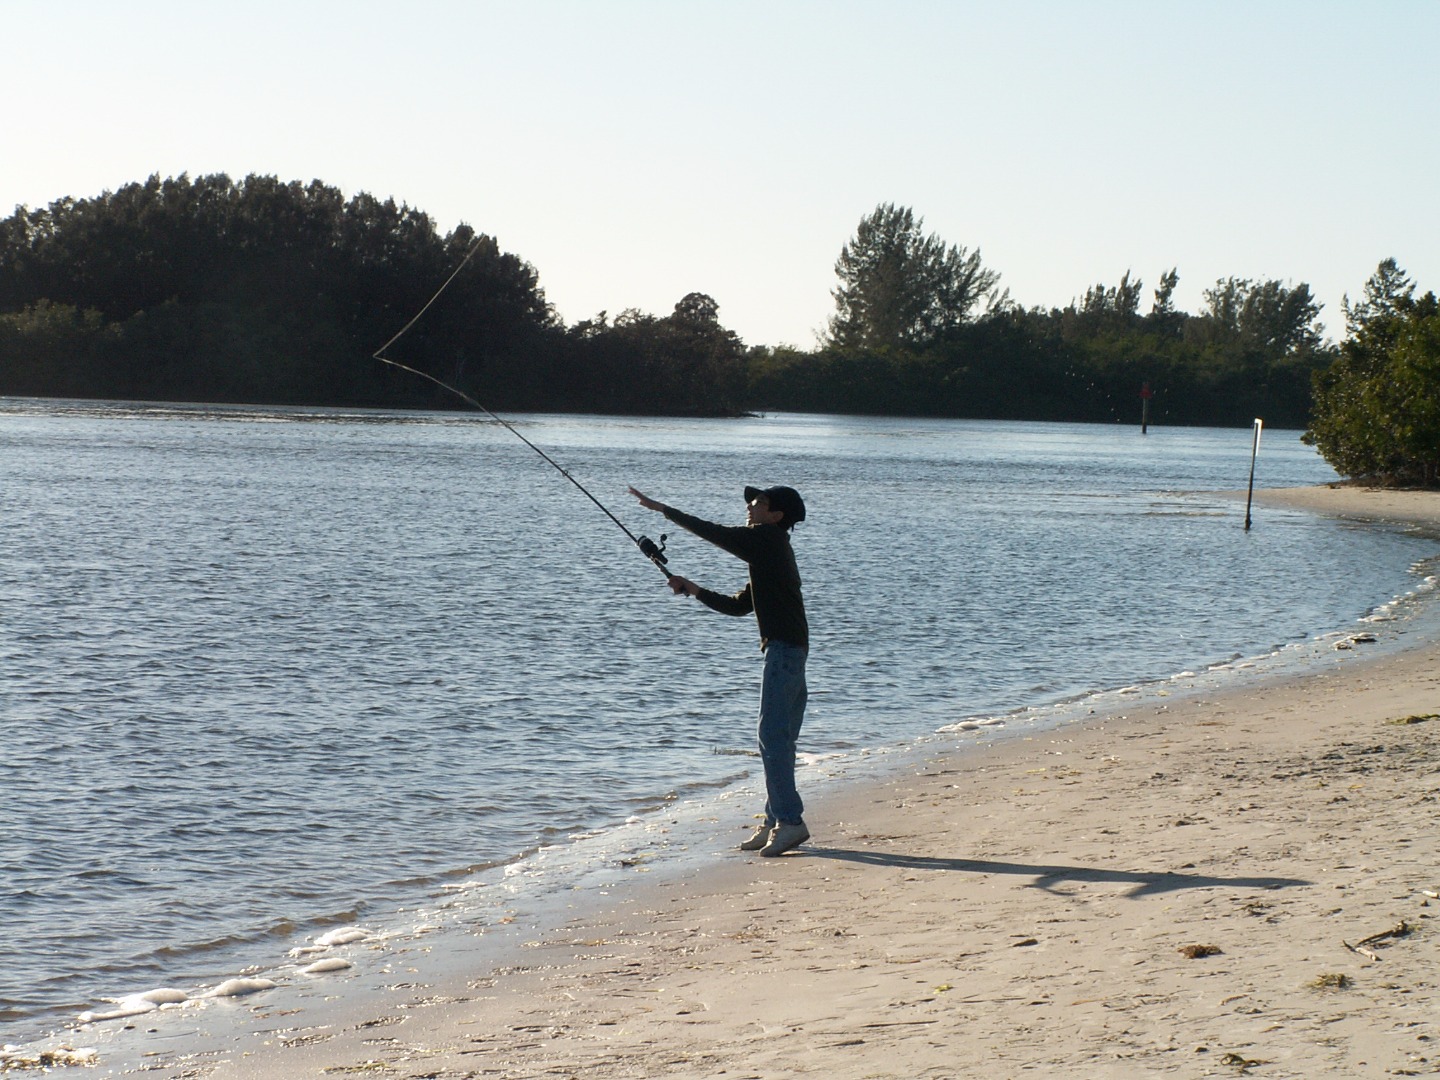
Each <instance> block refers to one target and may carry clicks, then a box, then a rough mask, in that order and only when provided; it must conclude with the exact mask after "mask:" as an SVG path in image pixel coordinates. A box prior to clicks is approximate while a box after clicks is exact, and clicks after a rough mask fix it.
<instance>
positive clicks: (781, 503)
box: [745, 487, 805, 525]
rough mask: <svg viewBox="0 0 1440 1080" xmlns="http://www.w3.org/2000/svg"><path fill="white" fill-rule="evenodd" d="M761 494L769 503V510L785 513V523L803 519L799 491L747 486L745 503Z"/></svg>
mask: <svg viewBox="0 0 1440 1080" xmlns="http://www.w3.org/2000/svg"><path fill="white" fill-rule="evenodd" d="M761 495H764V496H765V499H766V501H768V502H769V503H770V509H771V510H779V511H780V512H781V513H783V514H784V515H785V524H786V525H794V524H795V522H797V521H804V520H805V500H804V499H802V498H800V493H799V492H798V491H796V490H795V489H794V488H792V487H769V488H757V487H747V488H746V489H745V501H746V502H747V503H752V502H754V501H755V500H756V499H757V498H759V497H760V496H761Z"/></svg>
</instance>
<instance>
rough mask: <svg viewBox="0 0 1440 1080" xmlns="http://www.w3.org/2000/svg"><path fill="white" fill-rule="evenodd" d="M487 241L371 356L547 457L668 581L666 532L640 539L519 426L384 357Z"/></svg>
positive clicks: (474, 248)
mask: <svg viewBox="0 0 1440 1080" xmlns="http://www.w3.org/2000/svg"><path fill="white" fill-rule="evenodd" d="M484 240H485V237H483V236H479V237H476V239H475V243H474V244H472V245H471V247H470V250H469V251H467V252H466V253H465V258H463V259H461V260H460V265H459V266H457V267H455V269H454V270H453V271H452V272H451V274H450V276H449V277H448V278H446V279H445V283H444V284H443V285H441V286H440V288H438V289H436V290H435V295H434V296H432V297H430V299H429V300H427V301H426V302H425V306H424V307H422V308H421V309H420V310H419V311H418V312H416V313H415V317H414V318H413V319H411V320H410V321H409V322H408V323H406V324H405V325H404V326H402V327H401V328H400V332H399V333H398V334H396V335H395V336H394V337H392V338H391V339H390V340H389V341H387V342H385V344H384V345H381V346H380V348H378V349H376V350H375V352H374V353H372V354H371V355H372V357H373V358H374V359H376V360H379V361H380V362H381V363H382V364H389V365H390V366H391V367H393V368H399V369H400V370H401V371H408V372H410V374H411V375H419V376H420V377H421V378H422V379H429V380H430V381H431V382H432V383H434V384H435V385H436V386H438V387H440V388H441V389H442V390H448V391H450V393H452V394H454V395H455V396H456V397H458V398H460V399H461V400H462V401H465V402H468V403H469V404H471V405H474V406H475V408H477V409H479V410H480V411H481V412H483V413H484V414H485V415H486V416H488V417H490V419H491V420H494V421H495V422H496V423H497V424H499V425H501V426H502V427H503V428H504V429H505V430H506V431H508V432H510V434H511V435H514V436H515V437H516V438H517V439H519V440H520V441H521V442H523V443H524V444H525V445H526V446H528V447H529V448H530V449H531V450H534V451H535V453H537V454H539V455H540V456H541V457H542V458H544V459H545V461H546V462H548V463H549V464H550V465H551V467H553V468H554V469H555V471H556V472H558V473H559V474H560V475H561V476H563V477H565V479H566V480H569V481H570V483H572V484H574V485H575V486H576V487H577V488H579V490H580V492H581V494H583V495H584V496H585V497H586V498H587V499H589V500H590V501H591V502H592V503H594V504H595V505H596V506H598V507H599V508H600V511H601V512H602V513H603V514H604V515H605V516H606V517H608V518H609V519H610V520H611V521H613V522H614V523H615V524H616V525H618V526H619V527H620V531H621V532H623V533H624V534H625V535H626V536H628V537H629V538H630V541H631V542H632V543H633V544H634V545H635V546H636V547H638V548H639V549H640V553H641V554H642V555H644V556H645V557H646V558H647V559H649V560H650V561H651V562H652V563H654V564H655V566H656V568H657V569H658V570H659V571H660V572H661V573H662V574H664V575H665V576H666V578H670V577H673V576H674V575H673V574H672V573H671V572H670V570H669V568H668V567H667V566H666V565H665V564H666V563H667V562H668V561H669V560H667V559H666V558H665V539H666V537H665V535H664V534H663V533H662V534H661V535H660V543H659V544H656V543H655V541H653V540H651V539H650V538H649V537H648V536H636V535H635V534H634V533H633V532H631V531H630V530H629V529H628V528H626V527H625V523H624V522H623V521H621V520H620V519H619V518H617V517H616V516H615V515H614V514H612V513H611V512H610V509H609V508H608V507H607V506H606V505H605V504H604V503H602V502H601V501H600V500H599V499H597V498H596V497H595V496H594V495H592V494H591V493H590V491H589V489H588V488H586V487H585V485H584V484H582V483H580V481H579V480H576V479H575V477H573V476H571V475H570V473H569V472H568V471H567V470H566V469H565V468H564V467H563V466H562V465H561V464H560V463H559V462H557V461H556V460H555V459H554V458H552V457H551V456H550V455H549V454H547V453H546V452H545V451H544V450H541V449H540V447H538V446H536V445H535V444H534V443H533V442H531V441H530V440H529V439H527V438H526V437H525V436H524V435H522V434H521V433H520V432H519V431H517V430H516V428H515V426H514V425H513V424H511V423H510V421H508V420H506V419H505V418H504V417H502V416H497V415H496V414H495V413H493V412H491V411H490V410H489V409H487V408H486V407H485V406H484V405H482V404H480V402H478V401H476V400H475V399H474V398H473V397H471V396H470V395H469V394H467V393H465V391H463V390H457V389H456V388H455V387H453V386H451V385H450V384H449V383H447V382H441V381H440V380H439V379H437V378H436V377H435V376H434V375H431V374H430V373H429V372H428V371H421V370H419V369H418V368H413V367H411V366H410V365H409V364H402V363H400V361H398V360H391V359H390V358H389V357H388V356H384V355H382V354H383V353H384V352H385V350H386V349H388V348H390V346H391V345H394V344H395V342H397V341H399V340H400V339H401V338H402V337H404V336H405V335H406V333H408V332H409V330H410V328H411V327H412V326H414V325H415V324H416V323H417V322H419V321H420V316H422V315H424V314H425V312H427V311H429V310H430V305H431V304H433V303H435V301H436V300H438V299H440V294H441V293H443V292H444V291H445V290H446V289H448V288H449V287H450V283H451V282H452V281H454V280H455V278H456V277H457V276H458V275H459V273H460V271H461V270H463V269H465V264H466V263H468V262H469V261H470V257H471V256H472V255H474V254H475V252H477V251H478V250H480V245H481V243H483V242H484Z"/></svg>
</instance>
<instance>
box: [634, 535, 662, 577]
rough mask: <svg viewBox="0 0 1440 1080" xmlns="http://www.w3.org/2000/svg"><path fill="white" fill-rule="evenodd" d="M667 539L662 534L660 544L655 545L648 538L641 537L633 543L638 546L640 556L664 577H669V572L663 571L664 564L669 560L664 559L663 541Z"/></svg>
mask: <svg viewBox="0 0 1440 1080" xmlns="http://www.w3.org/2000/svg"><path fill="white" fill-rule="evenodd" d="M667 539H669V537H667V536H666V535H665V534H664V533H661V534H660V543H659V544H656V543H655V541H654V540H651V539H650V538H649V537H648V536H642V537H640V539H639V540H636V541H635V543H636V544H638V545H639V546H640V554H641V555H644V556H645V557H646V558H647V559H649V560H650V561H651V562H653V563H654V564H655V565H656V566H657V567H659V568H660V569H661V570H662V571H663V572H664V573H665V575H666V576H667V577H668V576H670V571H669V570H666V569H665V564H666V563H667V562H669V561H670V560H669V559H667V558H665V541H666V540H667Z"/></svg>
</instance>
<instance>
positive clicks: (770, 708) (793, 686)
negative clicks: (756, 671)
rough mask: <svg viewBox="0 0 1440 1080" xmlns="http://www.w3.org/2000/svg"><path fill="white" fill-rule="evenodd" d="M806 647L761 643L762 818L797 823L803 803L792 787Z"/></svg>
mask: <svg viewBox="0 0 1440 1080" xmlns="http://www.w3.org/2000/svg"><path fill="white" fill-rule="evenodd" d="M806 655H807V652H806V650H805V649H802V648H800V647H799V646H798V645H791V644H790V643H789V642H785V641H771V642H770V643H769V644H768V645H766V647H765V674H764V676H763V677H762V678H761V680H760V760H761V761H762V762H764V763H765V796H766V798H765V821H766V824H771V825H773V824H775V823H776V822H779V823H781V824H784V825H796V824H799V823H800V820H801V816H802V815H803V814H804V812H805V804H804V803H802V802H801V801H800V793H799V792H798V791H796V790H795V740H796V739H798V738H799V737H800V724H801V722H802V721H803V720H804V719H805V702H806V700H807V699H808V697H809V691H808V690H807V689H806V686H805V657H806Z"/></svg>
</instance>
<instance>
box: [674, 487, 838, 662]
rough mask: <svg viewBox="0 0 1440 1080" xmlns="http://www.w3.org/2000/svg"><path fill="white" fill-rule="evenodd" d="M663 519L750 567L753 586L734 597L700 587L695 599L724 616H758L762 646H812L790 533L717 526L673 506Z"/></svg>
mask: <svg viewBox="0 0 1440 1080" xmlns="http://www.w3.org/2000/svg"><path fill="white" fill-rule="evenodd" d="M665 517H666V518H668V519H669V520H670V521H673V522H674V523H675V524H676V525H679V526H680V527H681V528H682V529H686V530H688V531H690V532H692V533H694V534H695V535H696V536H698V537H700V538H701V539H702V540H708V541H710V543H712V544H714V545H715V546H716V547H718V548H720V549H721V550H722V551H728V552H729V553H730V554H731V555H734V556H735V557H736V558H737V559H744V560H745V562H746V564H748V565H749V567H750V581H749V582H748V583H747V584H746V586H745V587H744V588H743V589H741V590H740V591H739V592H738V593H736V594H735V595H733V596H726V595H725V594H723V593H717V592H711V591H710V590H709V589H704V588H702V589H701V590H700V592H699V593H698V594H697V596H696V599H697V600H699V601H700V602H701V603H702V604H704V605H705V606H706V607H708V608H712V609H714V610H715V611H718V612H721V613H722V614H725V615H748V614H750V612H752V611H753V612H754V613H755V622H756V624H757V625H758V626H759V628H760V647H761V648H762V649H763V648H764V647H765V646H766V645H768V644H769V643H770V642H771V641H783V642H786V643H787V644H790V645H798V646H799V647H800V648H802V649H808V648H809V647H810V625H809V623H808V622H806V619H805V598H804V596H802V595H801V592H800V570H799V568H798V567H797V566H796V565H795V552H794V550H793V549H792V548H791V547H790V534H789V532H787V531H786V530H785V529H782V528H780V526H779V525H739V526H737V525H716V524H715V523H714V522H711V521H705V520H703V519H701V518H697V517H695V516H694V515H692V514H687V513H685V512H684V511H682V510H676V509H675V508H674V507H672V506H667V507H665Z"/></svg>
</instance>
